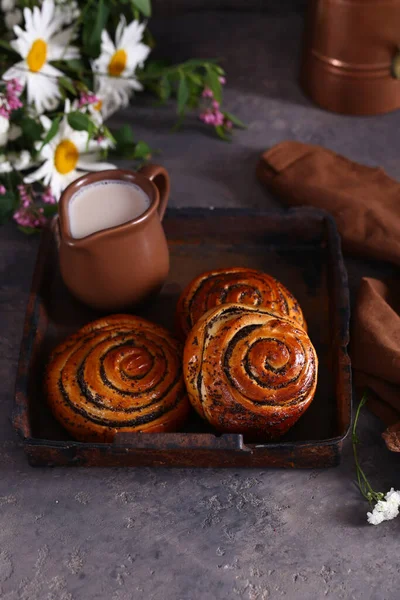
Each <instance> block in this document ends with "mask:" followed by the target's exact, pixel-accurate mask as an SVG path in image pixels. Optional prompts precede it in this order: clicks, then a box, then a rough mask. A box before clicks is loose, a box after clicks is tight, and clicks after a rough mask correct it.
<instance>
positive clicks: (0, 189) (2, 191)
mask: <svg viewBox="0 0 400 600" xmlns="http://www.w3.org/2000/svg"><path fill="white" fill-rule="evenodd" d="M6 192H7V190H6V188H5V187H4V185H1V184H0V196H4V194H5V193H6Z"/></svg>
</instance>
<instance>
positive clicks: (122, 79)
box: [0, 0, 243, 233]
mask: <svg viewBox="0 0 400 600" xmlns="http://www.w3.org/2000/svg"><path fill="white" fill-rule="evenodd" d="M0 6H1V11H2V15H1V17H3V18H2V19H1V21H0V22H1V25H0V34H1V37H0V75H1V79H0V222H3V221H5V220H6V219H8V218H10V217H13V219H14V220H15V221H16V223H17V224H18V226H19V228H20V229H21V230H22V231H24V232H25V233H32V232H34V231H36V230H38V229H40V228H41V227H42V226H43V225H44V224H45V223H46V221H47V219H48V218H49V217H50V216H52V215H53V214H54V213H55V212H56V211H57V202H58V200H59V198H60V195H61V192H62V191H63V189H64V188H65V187H66V186H67V185H68V184H69V183H71V181H73V180H74V179H76V178H77V177H79V176H80V175H81V174H83V173H84V172H88V171H96V170H102V169H107V168H113V165H112V164H110V163H108V162H105V160H106V158H107V157H108V156H111V157H113V156H114V157H121V158H130V159H133V160H135V161H138V162H140V161H144V160H146V159H148V158H150V156H151V148H150V147H149V145H148V144H146V143H145V142H144V141H140V140H139V141H136V140H135V138H134V135H133V132H132V130H131V128H130V127H129V126H127V125H124V126H123V127H122V128H120V129H119V130H117V131H110V129H109V128H108V127H107V126H106V125H105V121H106V120H107V119H108V117H110V116H111V115H112V114H113V113H115V112H116V111H118V110H119V109H120V108H122V107H125V106H127V105H128V103H129V102H130V101H131V99H132V97H133V95H134V93H135V92H140V91H142V90H147V91H148V92H149V93H151V94H153V95H156V96H157V98H158V99H159V100H160V101H161V102H167V101H169V100H175V101H176V107H177V115H178V123H177V125H180V124H181V122H182V121H183V119H184V117H185V114H186V113H187V112H188V111H189V110H193V109H198V110H199V111H200V112H199V118H200V119H201V120H202V121H203V122H204V123H205V124H207V125H210V126H212V127H213V128H214V131H215V132H216V134H217V135H218V136H219V137H220V138H222V139H224V140H226V139H230V136H231V132H232V128H233V127H234V126H238V127H241V126H243V124H242V123H241V122H240V121H239V120H238V119H237V118H236V117H235V116H234V115H231V114H230V113H228V112H226V111H225V110H223V108H222V92H223V86H224V84H225V73H224V71H223V69H222V68H221V67H220V66H219V65H218V64H217V63H216V62H215V61H210V60H207V61H206V60H199V59H195V60H188V61H186V62H184V63H181V64H178V65H169V64H167V63H165V62H163V61H156V60H151V58H149V56H150V54H151V50H152V48H153V47H154V39H153V37H152V35H151V33H150V31H149V28H148V18H149V17H150V16H151V4H150V0H98V1H97V0H96V1H95V0H85V1H83V2H77V1H76V0H42V1H41V0H20V1H18V2H16V1H15V0H1V5H0Z"/></svg>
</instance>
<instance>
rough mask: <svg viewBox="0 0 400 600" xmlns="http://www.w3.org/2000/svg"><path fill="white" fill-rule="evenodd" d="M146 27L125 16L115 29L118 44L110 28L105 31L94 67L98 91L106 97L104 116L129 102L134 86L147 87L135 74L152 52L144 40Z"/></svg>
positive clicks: (103, 102) (103, 107) (97, 93)
mask: <svg viewBox="0 0 400 600" xmlns="http://www.w3.org/2000/svg"><path fill="white" fill-rule="evenodd" d="M145 28H146V25H145V23H140V22H139V21H132V23H130V24H129V25H127V24H126V19H125V17H124V16H122V17H121V19H120V21H119V24H118V27H117V31H116V33H115V44H114V43H113V42H112V40H111V38H110V36H109V35H108V33H107V31H106V30H103V32H102V34H101V54H100V56H99V58H97V59H96V60H95V61H93V63H92V69H93V72H94V73H95V83H96V88H95V93H96V96H99V97H100V98H101V99H102V109H101V110H102V113H103V116H104V118H106V116H109V115H110V114H111V113H112V112H115V111H116V110H117V109H118V108H120V107H122V106H126V105H127V104H128V102H129V98H130V96H131V94H132V92H133V91H134V90H142V89H143V86H142V85H141V84H140V83H139V81H138V80H137V79H136V78H135V76H134V75H135V71H136V69H137V68H138V67H142V66H143V64H144V61H145V60H146V58H147V57H148V55H149V53H150V48H149V47H148V46H146V45H145V44H143V43H142V41H141V40H142V37H143V32H144V30H145Z"/></svg>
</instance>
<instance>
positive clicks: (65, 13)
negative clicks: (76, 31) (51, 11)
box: [56, 0, 81, 25]
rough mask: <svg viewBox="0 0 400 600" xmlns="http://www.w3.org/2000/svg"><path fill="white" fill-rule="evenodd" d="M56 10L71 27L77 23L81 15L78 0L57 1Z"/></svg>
mask: <svg viewBox="0 0 400 600" xmlns="http://www.w3.org/2000/svg"><path fill="white" fill-rule="evenodd" d="M56 10H57V11H58V13H59V14H60V17H61V18H62V20H63V22H64V23H65V25H70V24H71V23H72V21H75V20H76V19H77V18H78V17H79V15H80V14H81V11H80V10H79V6H78V2H77V1H76V0H57V2H56Z"/></svg>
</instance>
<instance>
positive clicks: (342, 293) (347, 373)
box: [12, 207, 352, 466]
mask: <svg viewBox="0 0 400 600" xmlns="http://www.w3.org/2000/svg"><path fill="white" fill-rule="evenodd" d="M168 215H169V217H170V218H171V217H172V218H176V217H179V218H196V217H203V216H207V215H215V216H218V217H239V218H240V217H241V216H243V217H250V218H251V217H253V218H257V217H262V218H267V219H271V220H276V221H279V222H280V221H283V222H285V221H286V222H290V221H291V220H293V219H297V218H299V216H300V217H301V218H315V219H317V220H321V221H326V223H327V227H328V230H329V238H330V241H331V243H332V247H331V250H332V251H333V253H334V256H335V275H336V277H337V278H338V282H337V284H338V285H336V288H335V290H336V294H337V298H336V300H337V302H338V306H340V307H341V308H340V311H339V314H338V315H336V317H337V318H338V321H339V323H338V324H339V328H340V342H339V343H338V349H339V348H340V350H341V356H340V359H339V362H340V365H339V366H340V368H341V376H342V377H343V381H342V384H343V387H344V390H345V392H346V398H347V402H346V405H345V407H344V418H345V426H344V430H343V431H342V432H341V433H340V434H339V435H337V436H333V437H329V438H325V439H321V440H295V441H284V442H273V443H268V444H247V445H246V444H243V436H242V435H240V434H232V435H234V436H235V437H236V440H237V443H236V446H237V447H236V448H235V447H234V445H232V447H230V448H228V450H229V451H232V452H236V451H239V452H243V451H244V452H247V451H249V450H250V452H251V454H253V453H257V452H260V451H262V450H265V449H267V450H268V451H271V452H274V451H279V450H280V449H281V450H287V451H288V452H289V453H290V451H292V452H296V450H299V449H307V448H314V447H318V448H323V447H326V448H328V447H331V446H337V447H338V451H339V454H340V451H341V446H342V444H343V441H344V439H345V438H346V437H347V435H348V433H349V430H350V426H351V418H352V377H351V361H350V357H349V355H348V351H347V348H348V344H349V323H350V299H349V288H348V279H347V272H346V268H345V265H344V261H343V256H342V251H341V240H340V235H339V233H338V230H337V227H336V224H335V221H334V219H333V218H332V217H331V215H330V214H329V213H327V212H326V211H323V210H319V209H313V208H309V207H296V208H291V209H289V210H287V211H285V212H284V213H277V212H270V211H260V210H257V209H251V208H250V209H248V208H208V209H207V208H200V207H193V208H192V207H190V208H188V207H182V208H169V209H168ZM168 215H167V218H168ZM55 218H57V217H55ZM53 235H54V232H53V229H52V227H47V228H46V229H45V230H44V231H43V233H42V238H41V241H40V245H39V249H38V254H37V259H36V265H35V268H34V273H33V279H32V284H31V289H30V294H29V300H28V303H27V308H26V313H25V320H24V328H23V335H22V341H21V348H20V355H19V361H18V369H17V376H16V385H15V398H14V406H13V412H12V424H13V426H14V429H15V430H16V432H17V433H18V435H19V437H20V438H21V439H22V443H23V446H24V449H25V451H26V452H27V453H28V449H32V448H43V447H48V448H60V449H76V450H83V451H87V450H88V449H95V450H96V449H97V450H99V451H104V450H105V449H106V448H107V449H110V448H112V449H114V450H116V449H117V450H118V449H122V446H120V445H118V444H117V443H114V444H107V443H85V442H78V441H74V440H67V441H62V440H47V439H44V438H36V437H32V436H31V432H30V425H29V419H28V410H29V398H28V392H27V388H28V377H29V364H30V357H31V352H32V347H33V344H34V342H35V343H37V339H35V338H36V336H37V335H39V334H38V330H37V327H36V325H37V323H38V322H39V318H40V312H41V311H43V310H44V307H43V305H41V303H40V298H39V295H38V291H39V289H40V284H41V280H42V277H43V272H44V269H45V265H46V261H45V260H43V256H44V255H46V250H47V249H48V248H49V247H50V244H51V243H52V242H53ZM135 435H136V436H143V434H140V433H138V434H135ZM168 435H171V434H152V436H153V437H154V436H157V437H159V436H168ZM210 435H212V434H210ZM213 437H216V438H218V437H221V438H224V437H225V436H224V435H222V436H213ZM124 448H127V449H130V450H140V451H143V450H146V448H145V447H140V446H139V448H138V446H137V445H135V444H134V443H125V444H124ZM169 449H170V450H171V451H176V452H179V451H180V450H182V448H181V449H180V448H179V447H176V448H169ZM183 449H186V448H183ZM147 450H149V449H148V448H147ZM215 451H216V452H218V450H217V449H215ZM339 459H340V457H338V460H337V462H335V463H333V464H338V463H339ZM211 466H212V465H211ZM231 466H235V465H234V464H233V465H231ZM249 466H251V465H249Z"/></svg>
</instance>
